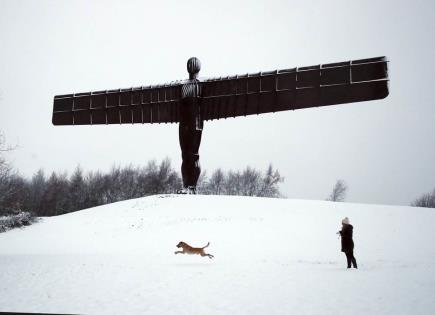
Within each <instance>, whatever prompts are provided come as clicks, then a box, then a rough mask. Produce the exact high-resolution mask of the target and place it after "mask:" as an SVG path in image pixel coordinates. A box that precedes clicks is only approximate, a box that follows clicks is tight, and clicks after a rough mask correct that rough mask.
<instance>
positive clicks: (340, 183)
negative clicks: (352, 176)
mask: <svg viewBox="0 0 435 315" xmlns="http://www.w3.org/2000/svg"><path fill="white" fill-rule="evenodd" d="M346 192H347V185H346V183H345V182H344V180H342V179H339V180H337V182H336V183H335V185H334V188H333V189H332V192H331V194H330V195H329V197H328V199H326V200H328V201H344V199H345V198H346Z"/></svg>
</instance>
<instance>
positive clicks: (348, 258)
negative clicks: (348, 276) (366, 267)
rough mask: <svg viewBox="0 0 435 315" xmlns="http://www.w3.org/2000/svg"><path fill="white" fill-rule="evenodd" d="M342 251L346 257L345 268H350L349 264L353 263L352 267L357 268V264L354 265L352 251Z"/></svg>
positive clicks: (354, 260)
mask: <svg viewBox="0 0 435 315" xmlns="http://www.w3.org/2000/svg"><path fill="white" fill-rule="evenodd" d="M344 253H345V254H346V258H347V268H350V267H351V264H352V265H353V267H354V268H358V266H357V265H356V259H355V257H354V256H353V251H348V252H344Z"/></svg>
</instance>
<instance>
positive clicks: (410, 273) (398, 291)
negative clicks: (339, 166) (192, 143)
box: [0, 195, 435, 315]
mask: <svg viewBox="0 0 435 315" xmlns="http://www.w3.org/2000/svg"><path fill="white" fill-rule="evenodd" d="M345 216H348V217H349V218H350V221H351V223H352V224H353V225H354V240H355V256H356V258H357V261H358V263H359V269H358V270H355V269H350V270H348V269H346V262H345V260H346V259H345V256H344V254H343V253H341V252H340V240H339V238H338V236H337V235H336V234H335V233H336V232H337V231H338V230H339V229H340V227H341V224H340V221H341V219H342V218H343V217H345ZM179 241H185V242H187V243H188V244H191V245H192V246H198V247H200V246H204V245H205V244H207V242H210V243H211V244H210V246H209V247H208V248H207V249H206V252H209V253H211V254H213V255H214V256H215V258H214V259H213V260H211V259H209V258H206V257H200V256H187V255H174V251H175V250H177V248H176V247H175V245H176V244H177V243H178V242H179ZM434 241H435V210H434V209H423V208H410V207H397V206H394V207H393V206H375V205H360V204H348V203H332V202H326V201H303V200H288V199H267V198H250V197H229V196H200V195H198V196H187V195H159V196H152V197H145V198H140V199H135V200H129V201H124V202H118V203H114V204H110V205H106V206H101V207H96V208H92V209H87V210H83V211H79V212H75V213H71V214H67V215H62V216H58V217H51V218H44V219H42V221H41V222H39V223H37V224H35V225H32V226H29V227H26V228H24V229H18V230H11V231H9V232H6V233H1V234H0V270H1V272H0V311H3V312H5V311H21V312H52V313H55V312H56V313H80V314H334V315H337V314H435V299H434V298H433V296H434V292H435V291H434V290H435V271H434V268H435V242H434Z"/></svg>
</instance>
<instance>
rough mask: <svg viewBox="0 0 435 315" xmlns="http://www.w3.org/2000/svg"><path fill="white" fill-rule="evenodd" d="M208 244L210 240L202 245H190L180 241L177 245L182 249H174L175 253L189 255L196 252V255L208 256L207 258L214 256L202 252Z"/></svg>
mask: <svg viewBox="0 0 435 315" xmlns="http://www.w3.org/2000/svg"><path fill="white" fill-rule="evenodd" d="M208 245H210V242H208V243H207V245H205V246H204V247H192V246H189V245H187V244H186V243H184V242H180V243H178V245H177V247H178V248H180V247H181V248H182V249H183V250H182V251H181V250H180V251H176V252H175V254H189V255H195V254H196V255H201V256H202V257H204V256H208V258H210V259H212V258H213V257H214V256H213V255H210V254H206V253H204V248H206V247H208Z"/></svg>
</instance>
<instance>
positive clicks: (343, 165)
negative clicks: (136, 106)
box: [0, 0, 435, 205]
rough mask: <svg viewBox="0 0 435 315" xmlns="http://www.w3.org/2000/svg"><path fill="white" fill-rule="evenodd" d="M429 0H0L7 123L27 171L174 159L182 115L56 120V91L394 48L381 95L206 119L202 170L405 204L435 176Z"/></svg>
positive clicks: (2, 121)
mask: <svg viewBox="0 0 435 315" xmlns="http://www.w3.org/2000/svg"><path fill="white" fill-rule="evenodd" d="M434 3H435V2H433V1H429V0H428V1H412V2H411V1H359V2H357V1H270V0H268V1H234V0H233V1H152V2H151V1H150V2H147V1H112V2H110V1H15V0H14V1H4V0H0V130H1V131H2V132H3V133H4V135H5V136H6V139H7V141H8V143H9V144H18V145H19V148H18V149H17V150H15V151H14V152H11V153H8V154H7V158H8V159H9V160H10V161H11V162H12V163H13V164H14V166H15V167H16V168H18V169H19V170H20V172H21V173H22V174H23V175H25V176H29V177H30V176H31V175H32V174H33V173H35V172H36V171H37V170H38V169H39V168H43V169H44V170H45V171H46V173H47V174H49V173H50V172H52V171H61V170H68V171H69V172H70V173H71V171H72V170H73V169H74V168H75V167H76V166H77V165H78V164H80V165H81V166H82V168H83V169H84V170H85V171H89V170H96V169H100V170H102V171H107V170H109V169H110V167H111V166H112V165H113V164H120V165H127V164H129V163H133V164H135V165H144V164H145V163H146V162H147V161H148V160H150V159H156V160H161V159H163V158H165V157H169V158H170V159H171V160H172V163H173V166H174V167H175V168H176V169H177V170H178V169H179V168H180V165H181V152H180V149H179V144H178V125H176V124H166V125H165V124H163V125H111V126H76V127H71V126H62V127H54V126H53V125H52V124H51V115H52V106H53V105H52V103H53V97H54V95H57V94H66V93H72V92H87V91H94V90H105V89H115V88H121V87H122V88H123V87H131V86H141V85H148V84H154V83H156V84H157V83H164V82H168V81H172V80H175V79H184V78H187V76H188V74H187V72H186V61H187V59H188V58H189V57H191V56H196V57H198V58H199V59H200V60H201V62H202V70H201V73H200V76H202V77H208V76H221V75H230V74H242V73H246V72H257V71H267V70H274V69H282V68H290V67H296V66H309V65H315V64H319V63H329V62H336V61H346V60H352V59H361V58H368V57H376V56H384V55H385V56H387V57H388V59H389V60H390V64H389V67H390V95H389V96H388V97H387V98H386V99H383V100H378V101H372V102H363V103H353V104H345V105H339V106H331V107H324V108H313V109H305V110H299V111H287V112H280V113H275V114H265V115H259V116H252V117H246V118H244V117H239V118H231V119H227V120H218V121H213V122H206V123H205V126H204V131H203V137H202V144H201V148H200V160H201V165H202V168H203V169H206V170H207V172H208V174H210V173H211V172H212V171H213V170H214V169H216V168H218V167H222V168H223V169H226V170H229V169H233V170H237V169H243V168H245V167H246V166H248V165H249V166H252V167H255V168H258V169H266V168H267V166H268V164H269V163H272V164H273V166H274V167H275V168H277V169H279V171H280V172H281V174H282V175H283V176H284V177H285V182H284V183H283V184H282V185H281V190H282V192H283V193H284V194H285V195H286V196H287V197H289V198H303V199H325V198H326V197H327V196H328V195H329V193H330V191H331V189H332V186H333V185H334V183H335V181H336V180H337V179H344V180H345V181H346V183H347V184H348V186H349V191H348V197H347V201H350V202H364V203H381V204H399V205H407V204H409V203H410V202H411V201H412V200H414V199H415V198H416V197H418V196H419V195H421V194H422V193H425V192H429V191H431V190H432V189H433V188H435V102H434V99H435V96H434V79H433V76H434V73H435V61H434V60H435V58H434V56H435V45H434V39H433V38H434V30H435V4H434Z"/></svg>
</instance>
